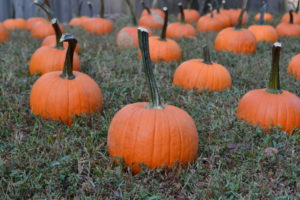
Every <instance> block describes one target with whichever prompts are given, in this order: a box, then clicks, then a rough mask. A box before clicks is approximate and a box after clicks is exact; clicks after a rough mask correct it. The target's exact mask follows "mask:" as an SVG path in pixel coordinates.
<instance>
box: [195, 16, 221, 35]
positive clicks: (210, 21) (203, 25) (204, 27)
mask: <svg viewBox="0 0 300 200" xmlns="http://www.w3.org/2000/svg"><path fill="white" fill-rule="evenodd" d="M223 28H224V26H223V23H222V22H221V21H220V20H219V19H217V18H215V17H213V18H212V17H210V16H209V15H206V16H204V17H200V19H199V20H198V23H197V30H198V31H200V32H218V31H220V30H222V29H223Z"/></svg>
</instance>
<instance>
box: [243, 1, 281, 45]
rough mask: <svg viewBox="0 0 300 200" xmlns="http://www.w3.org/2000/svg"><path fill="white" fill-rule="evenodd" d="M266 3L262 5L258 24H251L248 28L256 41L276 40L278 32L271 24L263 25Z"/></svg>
mask: <svg viewBox="0 0 300 200" xmlns="http://www.w3.org/2000/svg"><path fill="white" fill-rule="evenodd" d="M267 6H268V4H267V3H265V4H264V5H263V7H262V11H261V15H260V16H261V18H260V24H259V25H252V26H250V27H249V28H248V30H249V31H251V32H252V33H253V34H254V35H255V38H256V41H257V42H273V43H274V42H276V41H278V34H277V31H276V29H275V28H274V27H273V26H271V25H264V18H265V17H264V16H265V12H266V10H267Z"/></svg>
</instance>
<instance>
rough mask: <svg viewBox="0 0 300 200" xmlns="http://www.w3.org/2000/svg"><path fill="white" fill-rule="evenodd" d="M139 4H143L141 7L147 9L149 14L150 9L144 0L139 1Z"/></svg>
mask: <svg viewBox="0 0 300 200" xmlns="http://www.w3.org/2000/svg"><path fill="white" fill-rule="evenodd" d="M141 4H142V6H143V9H146V10H147V13H148V15H151V10H150V8H149V7H147V6H146V4H145V2H144V1H141Z"/></svg>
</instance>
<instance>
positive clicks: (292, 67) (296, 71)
mask: <svg viewBox="0 0 300 200" xmlns="http://www.w3.org/2000/svg"><path fill="white" fill-rule="evenodd" d="M288 73H290V74H291V75H293V76H294V77H296V78H297V79H300V54H297V55H296V56H294V57H293V58H292V60H291V61H290V63H289V67H288Z"/></svg>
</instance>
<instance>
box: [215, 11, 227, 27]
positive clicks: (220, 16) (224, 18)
mask: <svg viewBox="0 0 300 200" xmlns="http://www.w3.org/2000/svg"><path fill="white" fill-rule="evenodd" d="M214 17H215V18H216V19H218V20H219V21H220V22H221V23H222V24H223V28H226V27H230V26H231V20H230V17H229V16H228V15H226V14H224V13H223V14H222V13H221V14H215V15H214Z"/></svg>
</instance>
